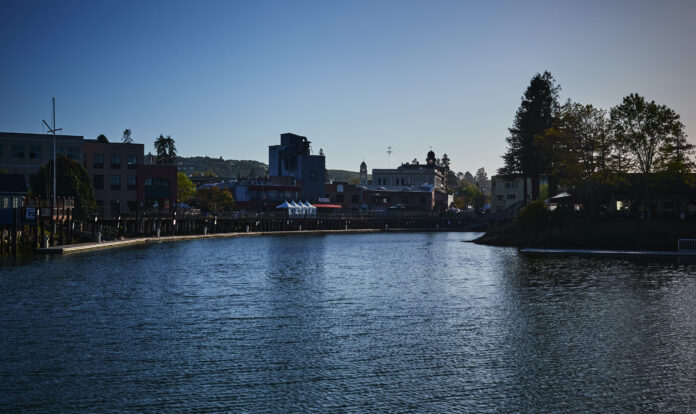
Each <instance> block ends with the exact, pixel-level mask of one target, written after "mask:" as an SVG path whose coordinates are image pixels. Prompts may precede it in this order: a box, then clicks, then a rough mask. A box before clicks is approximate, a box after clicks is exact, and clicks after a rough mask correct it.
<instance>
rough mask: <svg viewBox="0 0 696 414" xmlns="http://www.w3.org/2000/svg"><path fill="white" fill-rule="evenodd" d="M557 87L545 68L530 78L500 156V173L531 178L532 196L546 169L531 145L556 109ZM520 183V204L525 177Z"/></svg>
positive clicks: (558, 87)
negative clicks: (505, 148) (506, 146)
mask: <svg viewBox="0 0 696 414" xmlns="http://www.w3.org/2000/svg"><path fill="white" fill-rule="evenodd" d="M560 89H561V88H560V86H558V85H557V84H556V81H555V79H554V78H553V76H552V75H551V73H549V72H548V71H546V72H544V73H543V74H539V73H537V74H536V75H535V76H534V77H533V78H532V80H531V81H530V84H529V86H528V87H527V90H526V91H525V93H524V95H523V96H522V103H521V104H520V107H519V108H518V109H517V113H516V114H515V119H514V121H513V126H512V128H510V129H509V131H510V136H508V137H507V138H506V139H505V140H506V142H507V144H508V148H507V152H506V153H505V155H503V160H504V166H503V168H501V169H500V171H499V172H498V173H499V174H501V175H508V176H512V175H521V176H522V177H530V178H531V181H532V199H534V200H537V199H538V198H539V176H540V175H541V174H543V173H545V172H546V169H547V166H546V165H544V163H543V159H542V156H541V152H540V151H538V150H537V148H536V146H535V137H536V136H537V135H541V134H543V133H544V131H546V130H547V129H549V128H551V126H552V124H553V120H554V115H555V113H556V111H557V110H558V107H559V105H558V93H559V91H560ZM523 182H524V204H525V205H526V204H527V180H526V179H525V180H523Z"/></svg>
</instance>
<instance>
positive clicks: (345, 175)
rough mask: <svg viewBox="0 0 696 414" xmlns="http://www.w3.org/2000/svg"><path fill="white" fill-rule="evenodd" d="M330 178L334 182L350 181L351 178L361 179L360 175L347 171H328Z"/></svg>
mask: <svg viewBox="0 0 696 414" xmlns="http://www.w3.org/2000/svg"><path fill="white" fill-rule="evenodd" d="M328 173H329V178H331V179H332V180H334V181H349V180H350V179H351V178H355V179H359V178H360V173H359V172H357V171H347V170H328Z"/></svg>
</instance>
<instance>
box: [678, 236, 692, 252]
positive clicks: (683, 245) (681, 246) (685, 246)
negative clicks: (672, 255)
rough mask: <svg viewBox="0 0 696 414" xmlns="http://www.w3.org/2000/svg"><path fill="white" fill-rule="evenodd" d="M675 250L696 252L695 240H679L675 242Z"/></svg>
mask: <svg viewBox="0 0 696 414" xmlns="http://www.w3.org/2000/svg"><path fill="white" fill-rule="evenodd" d="M677 250H679V251H680V252H683V251H696V239H679V240H678V242H677Z"/></svg>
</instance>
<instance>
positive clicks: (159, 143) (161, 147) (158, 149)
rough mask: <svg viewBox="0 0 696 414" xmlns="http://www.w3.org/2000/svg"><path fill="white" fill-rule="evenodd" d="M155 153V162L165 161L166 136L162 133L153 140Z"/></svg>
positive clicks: (163, 162)
mask: <svg viewBox="0 0 696 414" xmlns="http://www.w3.org/2000/svg"><path fill="white" fill-rule="evenodd" d="M155 153H156V154H157V155H156V157H157V158H156V159H157V164H166V163H167V138H165V137H164V135H162V134H160V136H159V138H157V139H156V140H155Z"/></svg>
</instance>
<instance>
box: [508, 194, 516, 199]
mask: <svg viewBox="0 0 696 414" xmlns="http://www.w3.org/2000/svg"><path fill="white" fill-rule="evenodd" d="M507 199H508V200H514V199H515V195H514V194H508V195H507Z"/></svg>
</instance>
